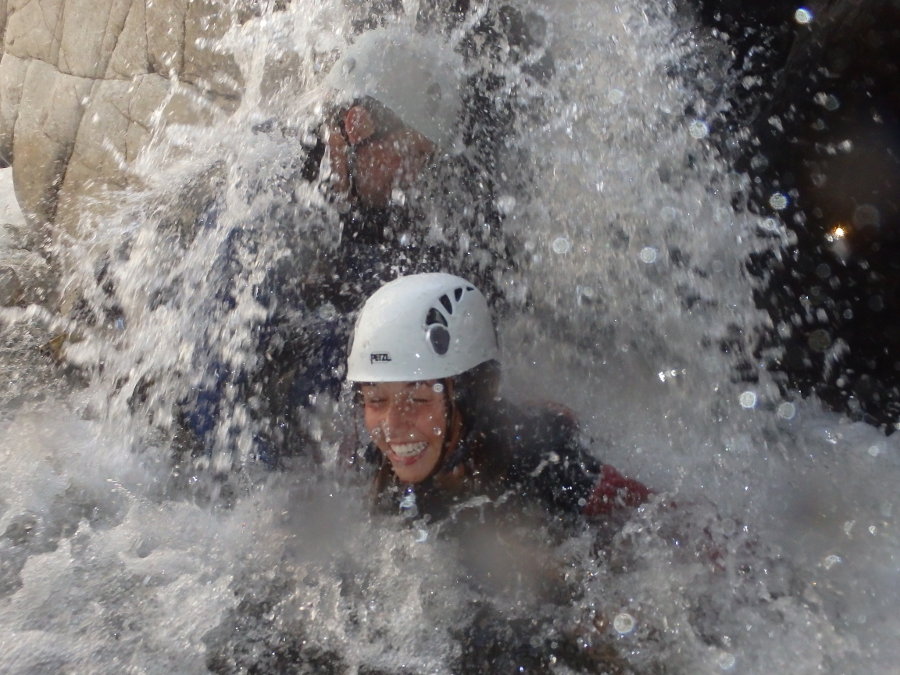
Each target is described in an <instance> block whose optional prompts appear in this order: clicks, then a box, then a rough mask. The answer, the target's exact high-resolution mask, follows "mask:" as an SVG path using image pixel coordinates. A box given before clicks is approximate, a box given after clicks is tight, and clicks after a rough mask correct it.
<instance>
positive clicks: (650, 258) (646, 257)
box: [640, 246, 658, 265]
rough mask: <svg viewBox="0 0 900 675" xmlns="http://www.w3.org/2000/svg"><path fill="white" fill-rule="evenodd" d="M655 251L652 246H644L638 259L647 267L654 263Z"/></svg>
mask: <svg viewBox="0 0 900 675" xmlns="http://www.w3.org/2000/svg"><path fill="white" fill-rule="evenodd" d="M657 253H658V252H657V250H656V249H655V248H653V247H652V246H645V247H644V248H642V249H641V253H640V258H641V261H642V262H645V263H647V264H648V265H649V264H651V263H655V262H656V256H657Z"/></svg>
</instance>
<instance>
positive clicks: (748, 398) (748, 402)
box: [738, 391, 756, 410]
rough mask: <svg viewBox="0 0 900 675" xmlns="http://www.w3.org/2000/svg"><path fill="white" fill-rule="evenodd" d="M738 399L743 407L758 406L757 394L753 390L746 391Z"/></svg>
mask: <svg viewBox="0 0 900 675" xmlns="http://www.w3.org/2000/svg"><path fill="white" fill-rule="evenodd" d="M738 400H739V401H740V403H741V407H742V408H746V409H748V410H749V409H751V408H755V407H756V394H755V393H754V392H752V391H745V392H744V393H742V394H741V395H740V397H739V398H738Z"/></svg>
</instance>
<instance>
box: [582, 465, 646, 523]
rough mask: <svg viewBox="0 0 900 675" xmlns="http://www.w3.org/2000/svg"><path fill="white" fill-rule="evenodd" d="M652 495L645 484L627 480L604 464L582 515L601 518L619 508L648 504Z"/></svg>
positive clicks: (630, 479) (631, 479)
mask: <svg viewBox="0 0 900 675" xmlns="http://www.w3.org/2000/svg"><path fill="white" fill-rule="evenodd" d="M651 494H652V493H651V492H650V489H649V488H648V487H647V486H646V485H644V484H643V483H641V482H639V481H636V480H634V479H633V478H627V477H626V476H623V475H622V474H621V473H619V472H618V471H616V469H614V468H613V467H611V466H610V465H609V464H604V465H603V469H602V471H601V474H600V480H598V481H597V484H596V485H595V486H594V490H593V492H591V496H590V498H589V499H588V503H587V504H586V505H585V507H584V509H583V510H582V513H583V514H584V515H586V516H600V515H605V514H608V513H611V512H612V511H613V510H614V509H617V508H623V507H629V508H635V507H637V506H640V505H641V504H643V503H644V502H646V501H647V500H648V499H649V498H650V495H651Z"/></svg>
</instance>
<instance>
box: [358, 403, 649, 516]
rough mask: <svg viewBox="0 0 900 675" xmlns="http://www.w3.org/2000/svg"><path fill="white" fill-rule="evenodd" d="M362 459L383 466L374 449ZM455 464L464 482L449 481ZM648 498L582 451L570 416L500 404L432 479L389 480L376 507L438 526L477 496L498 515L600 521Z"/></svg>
mask: <svg viewBox="0 0 900 675" xmlns="http://www.w3.org/2000/svg"><path fill="white" fill-rule="evenodd" d="M364 458H365V462H366V463H367V464H368V465H369V466H374V467H378V468H381V467H382V466H383V465H384V462H386V461H387V460H386V459H385V458H384V457H383V455H382V453H381V452H380V451H379V450H378V449H377V448H376V447H375V446H374V445H372V444H370V445H369V446H368V447H367V448H366V451H365V454H364ZM459 465H462V466H463V467H464V476H465V477H464V478H463V479H462V480H453V479H450V478H449V476H450V475H451V472H453V470H454V469H455V468H456V467H458V466H459ZM649 494H650V493H649V490H648V489H647V488H646V487H645V486H644V485H642V484H641V483H639V482H638V481H635V480H633V479H629V478H625V477H624V476H622V475H621V474H619V473H618V472H617V471H616V470H615V469H613V468H612V467H611V466H608V465H604V464H603V463H602V462H600V461H599V460H598V459H596V458H595V457H594V456H593V455H591V454H590V453H589V452H588V451H587V449H586V447H585V444H584V442H583V441H582V440H581V439H580V438H579V431H578V427H577V424H576V423H575V421H574V420H573V419H572V417H571V415H570V414H569V413H568V412H565V411H559V410H555V409H548V408H546V407H544V408H540V409H538V410H531V411H525V410H523V409H520V408H517V407H514V406H510V405H509V404H505V403H500V404H498V405H497V409H496V410H495V411H494V412H493V413H492V414H491V415H489V416H486V417H484V418H482V419H481V420H479V422H478V423H477V424H476V425H473V428H472V429H471V430H470V431H469V432H468V433H467V434H466V435H465V437H464V439H463V441H462V442H461V443H460V445H459V447H458V448H457V449H456V450H455V451H453V452H451V453H450V454H449V455H448V456H447V457H446V458H445V460H444V462H443V464H442V466H441V467H439V468H438V470H437V471H436V473H435V475H434V476H432V477H431V478H429V479H427V480H426V481H423V482H422V483H419V484H416V485H414V486H407V485H403V484H400V483H397V482H393V483H390V484H388V485H387V487H386V489H385V490H384V491H383V492H382V494H381V495H380V496H379V499H378V502H379V506H380V508H382V509H388V510H390V509H395V510H396V511H397V512H398V513H401V514H403V515H411V514H412V513H413V512H414V513H415V517H427V518H428V519H429V520H431V521H437V520H441V519H444V518H447V517H448V516H453V515H454V514H456V513H459V512H460V511H462V510H465V509H466V505H467V504H476V503H477V504H478V505H479V507H480V506H481V505H483V504H484V503H485V501H484V500H483V499H479V498H480V497H487V498H488V501H489V502H490V504H491V508H492V509H493V510H496V511H497V513H498V514H506V513H513V514H515V513H517V512H519V511H521V510H522V509H523V508H533V507H537V508H538V509H540V510H541V511H543V512H544V513H546V514H548V515H553V516H556V515H587V516H599V515H604V514H612V513H614V512H615V511H617V510H620V509H621V510H624V511H628V510H630V509H631V508H633V507H635V506H637V505H639V504H640V503H642V502H643V501H645V500H646V499H647V497H648V496H649ZM413 499H414V501H415V509H412V508H411V506H412V503H411V502H412V500H413Z"/></svg>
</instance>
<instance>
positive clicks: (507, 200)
mask: <svg viewBox="0 0 900 675" xmlns="http://www.w3.org/2000/svg"><path fill="white" fill-rule="evenodd" d="M515 208H516V198H515V197H513V196H512V195H501V196H500V197H498V198H497V210H498V211H499V212H500V213H501V214H502V215H504V216H508V215H509V214H510V213H512V212H513V211H514V210H515Z"/></svg>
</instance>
